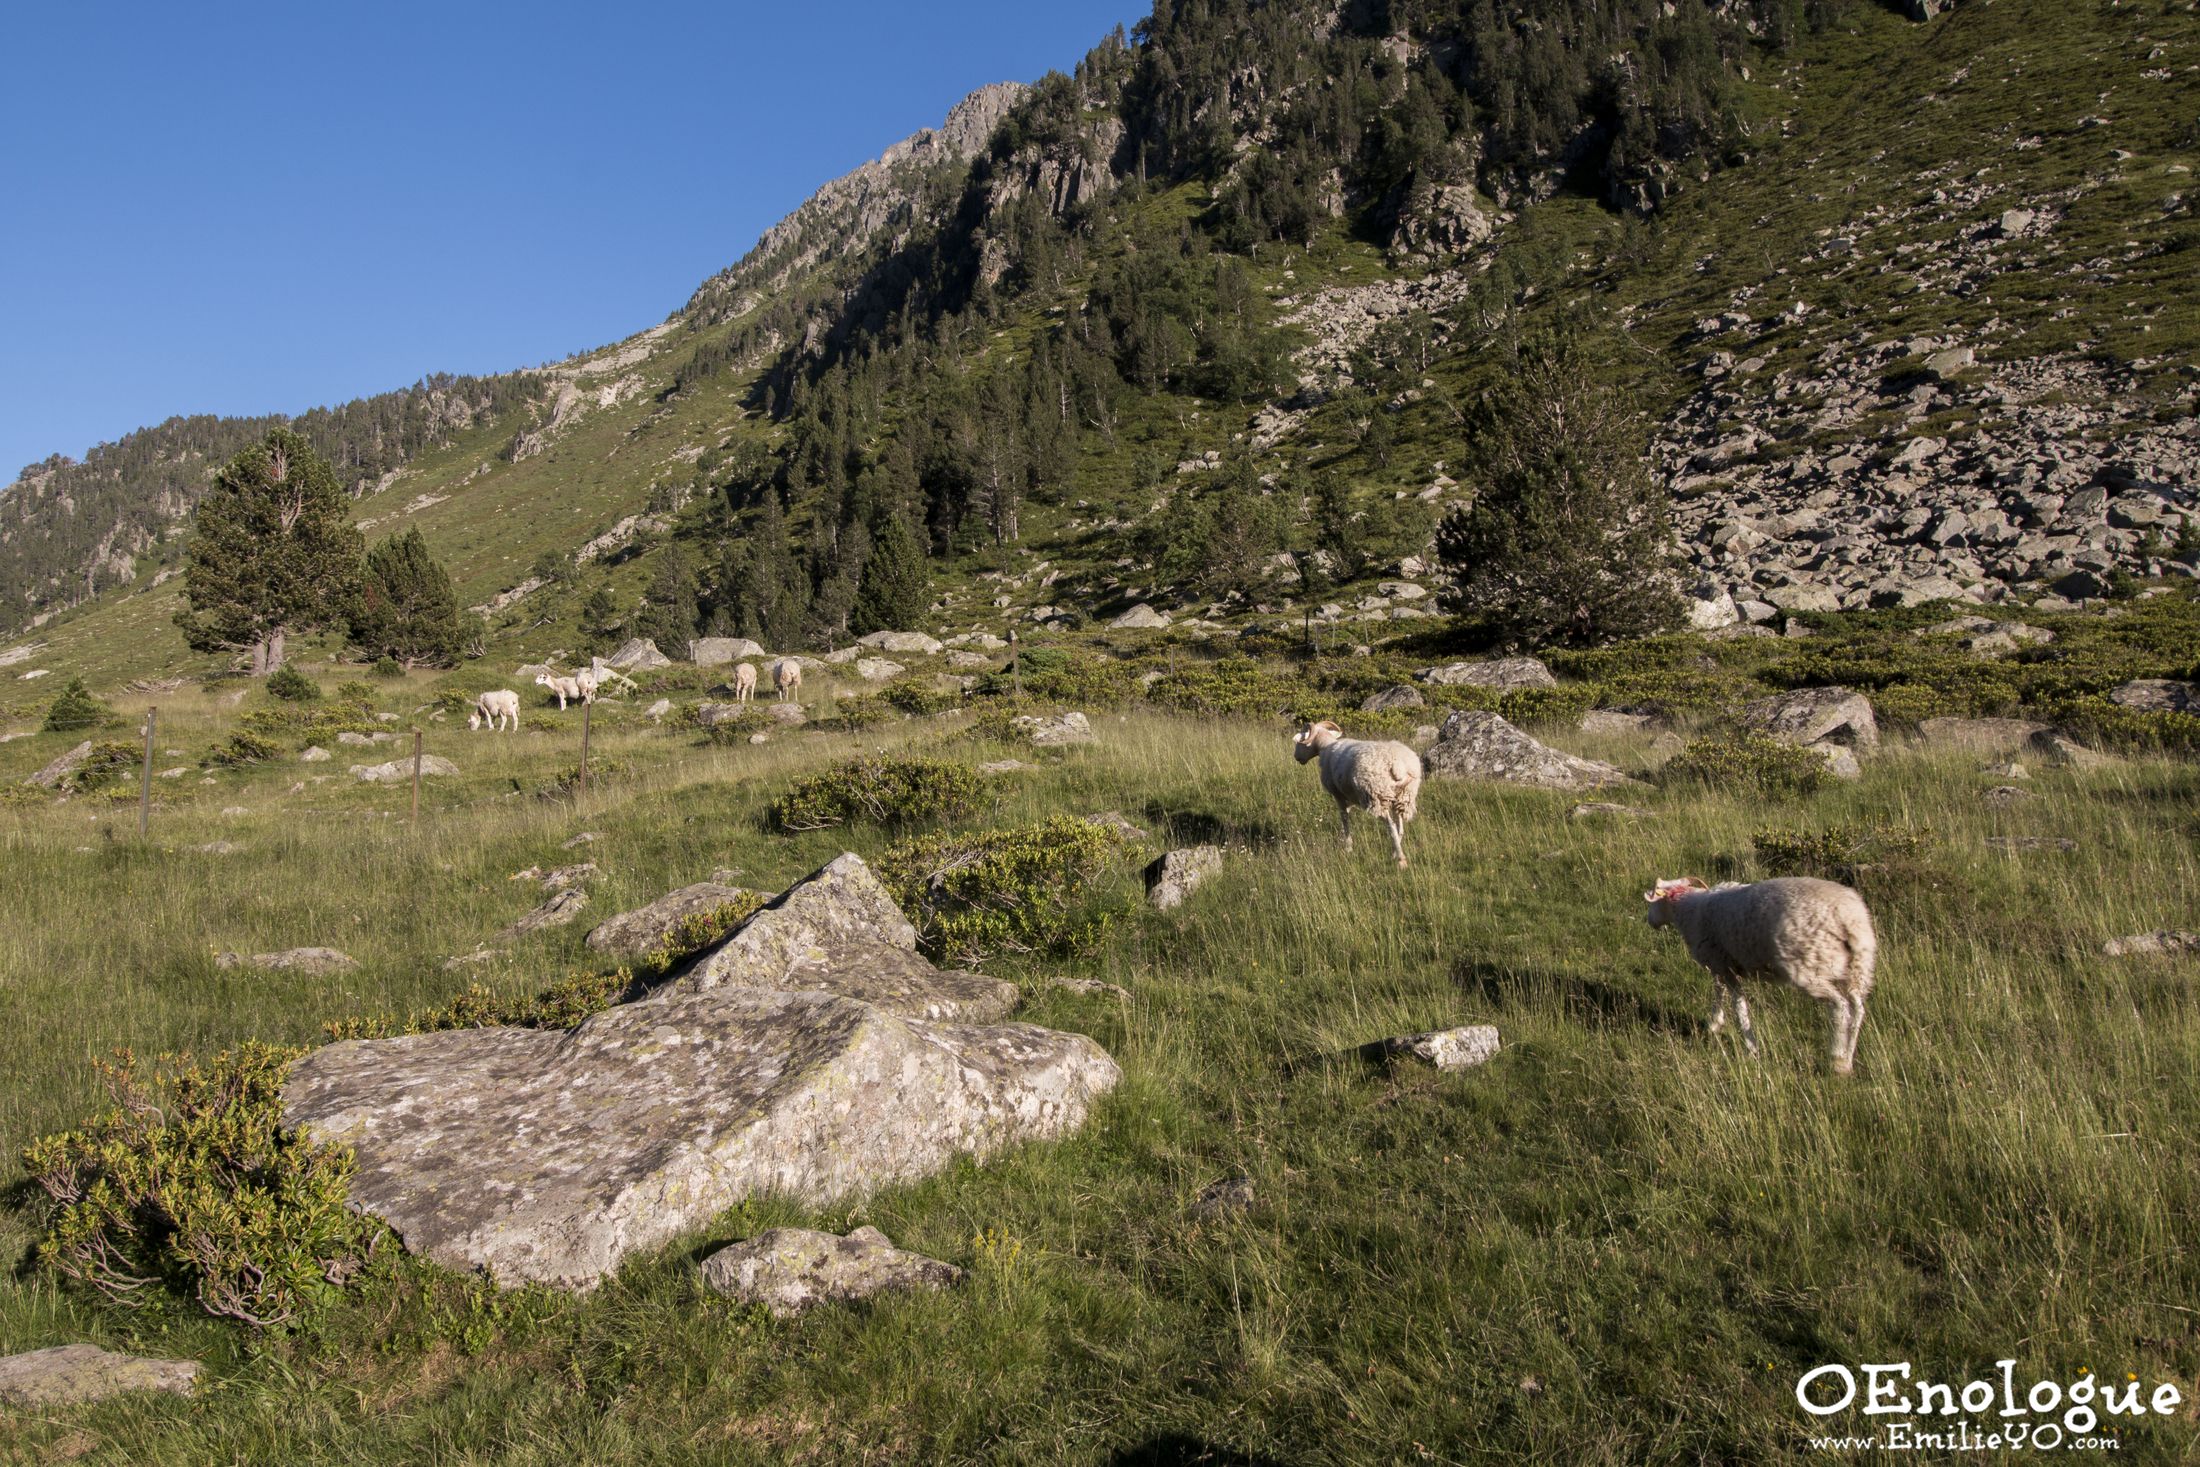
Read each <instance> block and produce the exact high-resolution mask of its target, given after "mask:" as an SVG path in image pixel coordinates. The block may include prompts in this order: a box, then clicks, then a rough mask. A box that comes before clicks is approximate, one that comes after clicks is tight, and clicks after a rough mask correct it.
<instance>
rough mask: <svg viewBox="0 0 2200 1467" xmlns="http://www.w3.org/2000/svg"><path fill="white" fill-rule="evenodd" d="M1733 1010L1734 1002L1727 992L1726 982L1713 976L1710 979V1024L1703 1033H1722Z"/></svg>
mask: <svg viewBox="0 0 2200 1467" xmlns="http://www.w3.org/2000/svg"><path fill="white" fill-rule="evenodd" d="M1733 1008H1734V1000H1733V998H1732V996H1731V995H1730V994H1729V993H1728V991H1727V983H1726V980H1725V979H1724V978H1721V977H1719V976H1717V975H1716V974H1714V975H1713V976H1712V979H1711V1023H1710V1025H1709V1026H1708V1027H1707V1028H1706V1029H1705V1030H1704V1032H1705V1033H1706V1034H1719V1033H1723V1032H1724V1031H1725V1029H1726V1021H1727V1020H1728V1019H1729V1018H1731V1017H1732V1016H1733Z"/></svg>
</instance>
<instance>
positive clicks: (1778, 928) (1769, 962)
mask: <svg viewBox="0 0 2200 1467" xmlns="http://www.w3.org/2000/svg"><path fill="white" fill-rule="evenodd" d="M1642 895H1643V899H1644V900H1645V901H1647V902H1648V903H1649V904H1650V925H1651V926H1652V927H1668V926H1669V927H1674V928H1677V929H1679V931H1680V934H1681V940H1682V941H1684V942H1686V943H1687V944H1688V954H1689V956H1690V957H1692V958H1694V959H1695V960H1696V961H1697V962H1699V963H1701V964H1703V965H1704V967H1705V968H1706V969H1707V970H1709V972H1710V974H1711V981H1712V984H1713V999H1714V1002H1715V1003H1716V1005H1717V1007H1716V1008H1715V1009H1714V1010H1713V1012H1712V1015H1711V1032H1712V1033H1714V1034H1716V1033H1718V1032H1719V1031H1720V1030H1721V1029H1723V1028H1725V1027H1726V1016H1727V1009H1728V1007H1729V1005H1731V1006H1732V1008H1733V1012H1734V1017H1735V1019H1736V1021H1737V1022H1738V1023H1739V1024H1740V1025H1741V1030H1742V1044H1743V1046H1744V1047H1745V1048H1746V1049H1747V1050H1748V1051H1749V1052H1750V1053H1751V1054H1755V1053H1757V1031H1756V1030H1755V1029H1754V1028H1753V1027H1751V1025H1750V1022H1749V1000H1747V999H1746V998H1744V997H1742V987H1741V980H1742V979H1743V978H1745V977H1753V976H1760V975H1762V976H1769V977H1776V978H1783V979H1785V980H1787V981H1788V982H1789V983H1792V984H1793V985H1795V986H1796V987H1797V988H1800V989H1802V990H1803V992H1805V993H1807V994H1809V995H1810V996H1811V997H1812V998H1815V999H1818V1000H1820V1001H1821V1002H1823V1003H1825V1004H1826V1005H1827V1006H1828V1008H1829V1009H1831V1011H1832V1013H1833V1072H1834V1073H1835V1074H1837V1075H1846V1074H1848V1073H1849V1072H1850V1071H1851V1070H1853V1069H1854V1068H1855V1066H1856V1037H1857V1035H1858V1034H1859V1033H1860V1032H1862V1030H1863V1028H1864V1001H1865V1000H1866V999H1867V998H1869V997H1871V991H1872V964H1873V962H1874V961H1875V960H1876V959H1877V958H1878V955H1879V939H1878V938H1877V937H1876V936H1875V935H1874V934H1873V932H1872V914H1871V912H1870V910H1869V909H1867V908H1866V907H1865V905H1864V899H1863V898H1862V897H1860V896H1858V895H1857V894H1856V893H1855V892H1853V891H1851V890H1850V889H1849V888H1847V887H1845V886H1842V885H1841V884H1839V883H1838V882H1832V881H1820V880H1818V879H1816V878H1815V877H1809V876H1783V877H1780V878H1778V879H1777V880H1773V881H1759V882H1755V883H1753V884H1751V885H1748V886H1722V887H1720V888H1718V889H1717V890H1715V891H1714V890H1712V889H1711V888H1709V887H1707V886H1705V885H1704V884H1703V882H1702V881H1700V880H1698V879H1697V878H1695V877H1693V876H1688V877H1682V878H1681V879H1679V880H1677V881H1660V882H1659V883H1658V884H1657V886H1656V888H1655V889H1653V890H1650V891H1646V892H1644V893H1643V894H1642Z"/></svg>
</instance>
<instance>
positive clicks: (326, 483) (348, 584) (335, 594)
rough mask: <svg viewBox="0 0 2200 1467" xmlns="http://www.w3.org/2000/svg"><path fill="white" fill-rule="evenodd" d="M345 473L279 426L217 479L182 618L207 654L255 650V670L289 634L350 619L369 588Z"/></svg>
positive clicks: (190, 561) (196, 543) (190, 559)
mask: <svg viewBox="0 0 2200 1467" xmlns="http://www.w3.org/2000/svg"><path fill="white" fill-rule="evenodd" d="M348 508H349V505H348V502H347V501H346V499H345V497H344V491H343V489H342V488H341V487H340V486H339V485H338V484H337V482H336V475H335V473H334V471H333V470H331V469H330V468H329V466H328V464H327V463H325V462H324V461H323V460H322V459H321V457H320V455H318V454H316V453H315V452H314V451H313V449H312V447H311V445H309V444H308V443H307V441H306V440H305V438H304V437H303V436H302V435H300V434H297V433H294V432H292V431H290V430H289V429H287V428H276V429H273V430H272V431H270V432H269V433H268V435H267V437H266V438H265V439H263V440H262V441H260V442H258V443H255V444H253V445H252V446H251V447H249V448H246V449H245V450H244V451H243V452H241V453H239V454H238V455H237V456H236V457H235V458H233V459H231V460H230V461H229V462H228V463H227V464H226V465H224V466H223V468H222V470H221V472H220V473H218V474H216V475H215V476H214V484H213V487H212V488H211V489H209V490H208V491H207V493H206V497H205V498H203V499H201V500H200V501H199V507H198V512H197V514H196V515H194V516H193V521H192V535H191V541H190V544H189V546H188V548H187V550H186V552H185V554H186V561H187V564H186V568H185V570H184V580H183V590H184V596H185V599H186V600H187V601H188V602H189V606H188V607H187V608H186V609H185V610H183V611H179V612H178V613H177V614H176V625H177V626H178V627H180V628H181V629H182V630H183V635H184V640H185V641H186V642H188V643H189V644H190V646H191V648H192V650H194V651H198V652H238V651H249V652H250V653H251V655H252V671H253V673H254V674H255V675H262V674H266V673H270V672H273V671H274V670H275V669H277V668H278V667H281V666H282V664H283V644H284V639H285V638H286V637H288V636H289V635H290V634H291V633H294V632H295V633H301V634H303V633H306V632H312V631H318V630H320V629H321V628H323V627H326V626H330V625H333V624H338V623H341V622H342V621H343V620H344V619H345V618H346V616H347V615H348V614H349V613H350V612H351V611H352V609H353V606H354V602H355V599H356V597H357V594H358V589H359V550H360V543H361V542H360V537H359V532H358V531H357V530H356V529H354V528H353V527H352V525H351V522H350V519H349V515H348V513H347V511H348Z"/></svg>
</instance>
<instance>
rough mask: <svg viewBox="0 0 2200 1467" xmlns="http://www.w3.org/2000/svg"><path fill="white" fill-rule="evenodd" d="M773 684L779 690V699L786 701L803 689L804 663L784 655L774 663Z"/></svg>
mask: <svg viewBox="0 0 2200 1467" xmlns="http://www.w3.org/2000/svg"><path fill="white" fill-rule="evenodd" d="M772 686H773V687H774V688H777V689H778V690H779V701H780V702H782V703H784V702H786V701H787V700H788V699H790V698H792V697H793V696H794V695H795V694H796V693H798V692H800V691H801V689H802V664H801V663H799V662H797V661H795V660H794V659H793V658H792V657H782V658H780V659H779V660H778V661H777V662H775V663H773V664H772Z"/></svg>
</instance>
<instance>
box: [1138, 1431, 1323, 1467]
mask: <svg viewBox="0 0 2200 1467" xmlns="http://www.w3.org/2000/svg"><path fill="white" fill-rule="evenodd" d="M1108 1462H1109V1467H1283V1464H1282V1459H1281V1458H1277V1457H1265V1456H1262V1455H1260V1454H1259V1453H1257V1452H1241V1451H1239V1450H1238V1449H1237V1448H1236V1447H1225V1446H1218V1445H1216V1444H1215V1443H1214V1442H1208V1441H1201V1440H1200V1439H1199V1438H1198V1437H1196V1436H1188V1435H1185V1434H1184V1433H1181V1432H1172V1433H1170V1434H1168V1435H1166V1436H1157V1437H1154V1438H1152V1439H1151V1440H1148V1441H1143V1442H1140V1443H1139V1444H1138V1445H1137V1446H1135V1447H1125V1448H1123V1450H1121V1451H1120V1452H1117V1453H1116V1454H1115V1455H1114V1456H1112V1457H1110V1458H1109V1459H1108Z"/></svg>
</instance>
